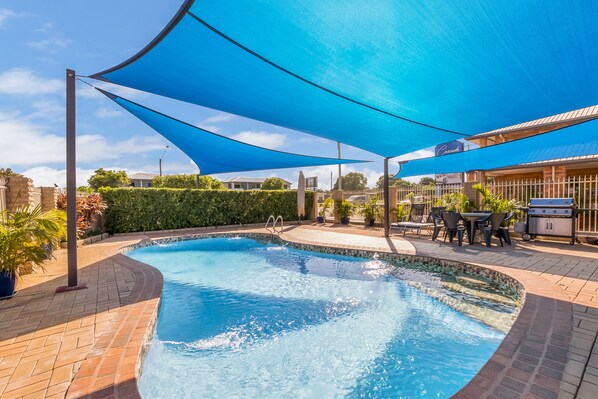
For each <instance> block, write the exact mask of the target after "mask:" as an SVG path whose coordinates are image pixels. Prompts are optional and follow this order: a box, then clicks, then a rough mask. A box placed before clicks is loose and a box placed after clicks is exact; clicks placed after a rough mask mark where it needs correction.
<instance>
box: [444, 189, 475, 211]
mask: <svg viewBox="0 0 598 399" xmlns="http://www.w3.org/2000/svg"><path fill="white" fill-rule="evenodd" d="M436 206H445V207H446V210H447V211H455V212H468V211H469V210H471V209H472V208H474V206H473V203H472V202H471V200H470V199H469V198H468V197H467V195H465V194H463V193H450V194H444V195H443V196H442V197H441V198H440V200H439V201H437V202H436Z"/></svg>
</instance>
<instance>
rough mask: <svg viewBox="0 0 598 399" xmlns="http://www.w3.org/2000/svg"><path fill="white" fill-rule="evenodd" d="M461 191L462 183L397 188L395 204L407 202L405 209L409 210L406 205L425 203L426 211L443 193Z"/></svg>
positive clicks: (428, 210)
mask: <svg viewBox="0 0 598 399" xmlns="http://www.w3.org/2000/svg"><path fill="white" fill-rule="evenodd" d="M462 191H463V184H461V183H457V184H443V185H440V186H436V187H434V186H420V185H414V186H410V187H398V188H397V204H401V203H403V204H407V208H406V211H407V212H408V211H409V207H408V205H409V204H410V203H411V202H413V203H418V204H426V210H425V212H426V213H429V212H430V211H431V208H432V207H433V206H434V205H435V204H436V201H437V200H438V199H440V197H442V196H443V195H444V194H452V193H460V192H462Z"/></svg>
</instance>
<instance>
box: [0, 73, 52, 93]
mask: <svg viewBox="0 0 598 399" xmlns="http://www.w3.org/2000/svg"><path fill="white" fill-rule="evenodd" d="M61 90H64V82H63V81H62V80H60V79H44V78H41V77H39V76H37V75H35V74H34V73H33V72H32V71H30V70H28V69H24V68H12V69H9V70H8V71H4V72H2V73H0V94H21V95H40V94H52V93H56V92H59V91H61Z"/></svg>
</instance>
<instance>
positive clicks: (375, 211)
mask: <svg viewBox="0 0 598 399" xmlns="http://www.w3.org/2000/svg"><path fill="white" fill-rule="evenodd" d="M360 213H361V214H362V215H363V217H364V219H365V223H366V224H367V225H370V226H371V225H373V224H374V221H375V220H376V219H382V209H381V208H380V207H379V206H378V196H377V195H374V196H372V197H370V199H369V201H368V202H366V203H364V204H363V205H361V209H360Z"/></svg>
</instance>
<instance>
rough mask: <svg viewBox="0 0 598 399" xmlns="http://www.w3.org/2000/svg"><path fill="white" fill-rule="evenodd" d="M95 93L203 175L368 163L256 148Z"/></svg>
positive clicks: (115, 97) (133, 104)
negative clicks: (140, 123)
mask: <svg viewBox="0 0 598 399" xmlns="http://www.w3.org/2000/svg"><path fill="white" fill-rule="evenodd" d="M98 90H99V91H100V92H102V93H104V94H105V95H106V96H108V97H109V98H111V99H112V100H114V102H116V103H117V104H118V105H120V106H121V107H123V108H124V109H126V110H127V111H129V112H130V113H132V114H133V115H135V116H136V117H137V118H139V119H141V121H143V122H144V123H145V124H146V125H148V126H149V127H151V128H152V129H154V130H155V131H156V132H158V133H160V134H161V135H162V136H164V137H165V138H166V139H168V141H170V142H171V143H172V144H174V145H176V146H177V147H178V148H179V149H181V151H183V152H184V153H185V154H187V155H188V156H189V158H191V159H192V160H193V162H195V164H196V165H197V166H198V167H199V170H200V172H201V174H203V175H210V174H214V173H228V172H245V171H251V170H264V169H283V168H295V167H305V166H319V165H336V164H339V163H340V164H348V163H356V162H368V161H358V160H352V159H336V158H323V157H314V156H308V155H299V154H291V153H288V152H282V151H276V150H270V149H267V148H262V147H257V146H254V145H251V144H246V143H242V142H240V141H237V140H233V139H230V138H228V137H224V136H221V135H219V134H216V133H213V132H210V131H208V130H204V129H201V128H198V127H196V126H192V125H189V124H187V123H185V122H182V121H180V120H178V119H174V118H171V117H169V116H167V115H164V114H161V113H159V112H157V111H154V110H151V109H149V108H146V107H144V106H142V105H139V104H136V103H134V102H132V101H129V100H127V99H124V98H122V97H119V96H116V95H114V94H112V93H108V92H106V91H104V90H101V89H98Z"/></svg>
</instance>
